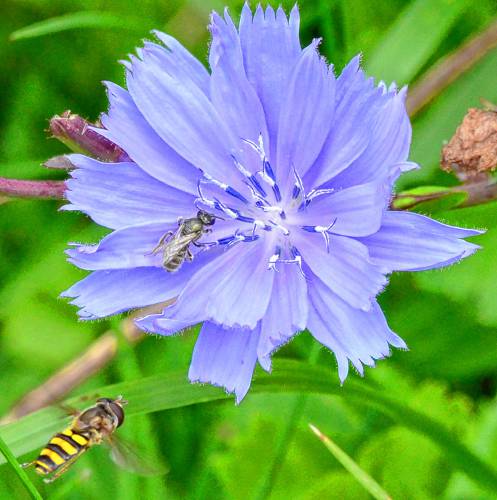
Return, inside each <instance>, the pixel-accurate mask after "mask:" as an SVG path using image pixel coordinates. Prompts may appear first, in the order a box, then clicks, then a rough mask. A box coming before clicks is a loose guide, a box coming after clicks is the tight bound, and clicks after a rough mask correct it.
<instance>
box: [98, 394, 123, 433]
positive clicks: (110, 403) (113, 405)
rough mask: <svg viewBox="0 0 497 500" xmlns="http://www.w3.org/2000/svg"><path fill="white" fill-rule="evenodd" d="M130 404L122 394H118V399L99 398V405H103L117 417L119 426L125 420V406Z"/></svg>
mask: <svg viewBox="0 0 497 500" xmlns="http://www.w3.org/2000/svg"><path fill="white" fill-rule="evenodd" d="M126 404H128V402H127V401H126V400H125V399H123V397H122V396H118V397H117V398H116V399H111V398H99V399H97V405H98V406H103V407H104V408H105V409H106V410H107V411H108V412H109V413H111V414H113V415H114V416H115V417H116V419H117V427H120V426H121V425H122V424H123V422H124V409H123V406H124V405H126Z"/></svg>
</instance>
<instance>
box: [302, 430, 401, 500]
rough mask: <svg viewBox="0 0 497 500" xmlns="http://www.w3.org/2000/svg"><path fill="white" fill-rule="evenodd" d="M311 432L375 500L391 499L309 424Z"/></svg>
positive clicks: (343, 453) (365, 473)
mask: <svg viewBox="0 0 497 500" xmlns="http://www.w3.org/2000/svg"><path fill="white" fill-rule="evenodd" d="M309 427H310V428H311V430H312V432H314V434H316V436H317V437H318V438H319V439H320V440H321V441H322V442H323V444H324V445H325V446H326V448H328V450H329V451H330V453H331V454H332V455H333V456H334V457H335V458H336V459H337V460H338V461H339V462H340V463H341V464H342V465H343V466H344V468H345V469H346V470H347V471H348V472H350V474H352V476H354V478H355V479H356V480H357V482H358V483H360V484H361V485H362V486H363V487H364V489H365V490H366V491H367V492H368V493H369V494H370V495H371V496H372V497H373V498H376V499H377V500H391V497H390V495H389V494H388V493H387V492H386V491H385V490H384V489H383V488H382V487H381V486H380V485H379V484H378V483H377V482H376V481H375V480H374V479H373V478H372V477H371V476H370V475H369V474H368V473H367V472H365V471H364V470H363V469H361V468H360V467H359V466H358V465H357V464H356V463H355V462H354V460H352V458H350V457H349V455H347V453H345V452H344V451H343V450H342V449H341V448H340V447H339V446H338V445H336V444H335V443H334V442H333V441H332V440H331V439H330V438H329V437H327V436H325V435H324V434H323V433H322V432H321V431H320V430H319V429H318V428H317V427H315V426H314V425H312V424H309Z"/></svg>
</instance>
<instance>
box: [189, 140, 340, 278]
mask: <svg viewBox="0 0 497 500" xmlns="http://www.w3.org/2000/svg"><path fill="white" fill-rule="evenodd" d="M244 142H245V143H246V144H248V145H249V146H250V147H251V148H252V149H253V150H254V151H255V152H256V153H257V154H258V155H259V158H260V162H261V165H262V168H261V169H260V170H258V171H256V172H255V173H252V172H250V170H248V169H247V168H246V167H245V166H244V165H243V164H242V163H240V162H239V161H238V160H237V158H235V157H234V156H232V159H233V162H234V165H235V167H236V169H237V170H238V172H239V173H240V174H241V175H242V181H243V184H244V185H245V186H246V187H247V189H248V192H249V193H250V194H249V195H247V196H245V195H244V194H242V193H241V192H240V191H239V190H237V189H235V188H234V187H232V186H230V185H228V184H226V183H224V182H221V181H219V180H217V179H215V178H214V177H212V176H211V175H209V174H207V173H205V172H203V175H202V177H201V178H200V179H199V181H198V185H197V187H198V194H199V197H198V198H197V199H196V201H195V204H196V206H197V207H198V204H201V205H203V206H206V207H208V208H209V209H210V210H213V211H217V212H218V213H221V214H222V215H221V217H222V218H226V219H231V220H234V221H239V222H240V223H241V224H240V228H237V229H236V231H235V232H234V234H232V235H230V236H227V237H223V238H220V239H219V240H217V241H215V242H209V243H203V244H202V245H203V246H204V247H207V248H210V247H212V246H216V245H227V246H228V247H231V246H233V245H235V244H238V243H241V242H253V241H256V240H258V239H259V238H260V237H261V236H262V235H264V234H265V233H266V234H268V235H269V234H271V242H272V243H274V245H275V250H274V254H273V255H272V256H271V257H270V259H269V262H268V269H273V270H277V269H276V264H277V263H278V262H280V263H296V264H297V265H298V266H299V268H300V270H301V271H302V258H301V256H300V253H299V251H298V249H297V248H296V247H295V246H294V245H292V242H291V234H292V231H295V230H304V231H308V232H314V233H320V234H322V235H323V237H324V240H325V243H326V248H327V250H329V234H330V231H331V229H332V227H333V225H334V224H335V222H336V220H335V221H332V222H331V223H330V224H328V225H326V226H302V225H296V224H294V223H293V222H292V219H293V217H292V215H293V214H295V213H297V212H301V211H305V210H306V208H307V207H308V206H309V204H310V203H311V202H312V200H313V199H315V198H317V197H318V196H321V195H325V194H330V193H332V192H333V189H313V190H311V191H310V192H309V193H307V194H306V192H305V189H304V185H303V182H302V179H301V178H300V176H299V174H298V172H297V170H296V169H295V168H293V177H294V183H293V186H292V193H291V197H289V200H288V201H287V202H286V203H285V202H284V200H283V196H282V193H281V190H280V186H279V185H278V183H277V179H276V175H275V173H274V171H273V169H272V167H271V164H270V163H269V161H268V159H267V156H266V153H265V150H264V145H263V141H262V136H260V137H259V143H258V144H256V143H255V142H253V141H249V140H244ZM205 185H209V187H214V188H217V189H220V190H221V191H223V192H224V193H225V195H224V196H223V200H221V199H220V198H219V197H217V196H215V195H214V194H213V195H210V196H208V195H207V194H206V193H205V192H204V189H203V186H205ZM226 195H228V196H226ZM285 199H287V198H285ZM198 208H200V207H198ZM202 208H203V207H202ZM245 225H248V227H246V229H245V227H244V226H245ZM242 228H243V229H242Z"/></svg>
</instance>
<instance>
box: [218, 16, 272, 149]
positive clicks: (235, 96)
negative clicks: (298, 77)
mask: <svg viewBox="0 0 497 500" xmlns="http://www.w3.org/2000/svg"><path fill="white" fill-rule="evenodd" d="M210 30H211V33H212V43H211V47H210V52H209V62H210V66H211V68H212V76H211V82H210V83H211V85H210V96H211V100H212V103H213V104H214V106H215V107H216V109H217V111H218V113H219V115H220V116H221V118H222V119H223V121H224V122H225V123H226V124H227V125H228V127H229V128H230V129H231V130H233V131H234V132H235V133H236V135H237V136H238V137H240V138H244V139H250V140H252V141H257V140H258V138H259V135H260V134H262V137H263V140H264V144H265V145H266V146H267V145H268V144H269V138H268V133H267V128H266V118H265V116H264V110H263V109H262V105H261V102H260V101H259V97H258V96H257V93H256V92H255V90H254V88H253V87H252V85H250V83H249V82H248V80H247V76H246V74H245V67H244V65H243V55H242V49H241V46H240V38H239V36H238V32H237V29H236V27H235V25H234V24H233V21H232V20H231V18H230V16H229V15H228V12H227V10H226V11H225V14H224V20H223V19H222V18H221V17H220V16H219V15H218V14H217V13H215V12H214V13H213V14H212V17H211V25H210Z"/></svg>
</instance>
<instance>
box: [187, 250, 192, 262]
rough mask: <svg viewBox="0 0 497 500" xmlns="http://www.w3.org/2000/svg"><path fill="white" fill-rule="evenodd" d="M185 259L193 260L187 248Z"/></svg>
mask: <svg viewBox="0 0 497 500" xmlns="http://www.w3.org/2000/svg"><path fill="white" fill-rule="evenodd" d="M186 260H188V261H189V262H191V261H192V260H193V254H192V252H191V250H190V249H189V248H187V249H186Z"/></svg>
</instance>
